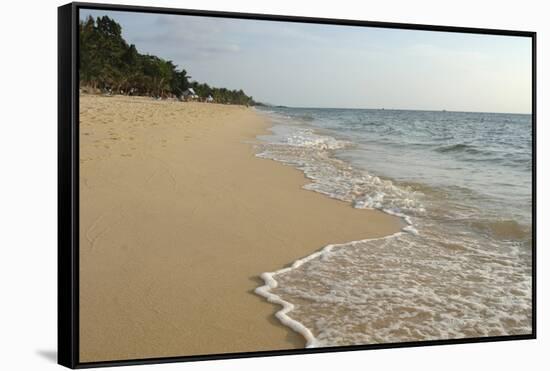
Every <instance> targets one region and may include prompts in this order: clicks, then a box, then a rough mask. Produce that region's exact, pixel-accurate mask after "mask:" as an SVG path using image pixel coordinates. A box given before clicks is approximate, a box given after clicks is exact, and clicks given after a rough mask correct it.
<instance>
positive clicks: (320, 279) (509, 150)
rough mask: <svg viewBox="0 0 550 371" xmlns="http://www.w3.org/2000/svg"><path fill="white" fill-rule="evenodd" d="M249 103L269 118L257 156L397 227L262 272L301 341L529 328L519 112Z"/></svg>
mask: <svg viewBox="0 0 550 371" xmlns="http://www.w3.org/2000/svg"><path fill="white" fill-rule="evenodd" d="M258 110H259V111H260V112H261V113H262V114H264V115H267V116H268V117H269V119H270V120H271V122H272V125H273V126H272V128H271V134H270V135H264V136H261V137H259V139H260V144H259V145H258V146H257V147H258V148H257V151H258V153H257V156H258V157H262V158H267V159H271V160H275V161H279V162H282V163H283V164H286V165H289V166H293V167H295V168H297V169H300V170H301V171H303V172H304V174H305V175H306V176H307V178H309V180H310V182H309V183H308V184H306V185H305V186H304V188H306V189H308V190H311V191H315V192H319V193H322V194H324V195H326V196H327V197H332V198H336V199H339V200H343V201H347V202H349V204H350V207H355V208H359V209H378V210H380V211H382V212H386V213H390V214H393V215H396V216H399V217H401V218H402V219H403V221H404V225H405V227H404V228H403V230H402V231H401V232H399V233H397V234H395V235H391V236H387V237H385V238H380V239H371V240H362V241H349V243H345V244H341V245H328V246H326V247H324V248H323V246H319V248H320V249H321V248H323V249H321V250H319V251H318V252H316V253H314V254H312V255H310V256H308V257H304V258H303V259H300V260H298V261H296V262H294V263H292V262H289V263H290V265H289V266H288V267H281V269H280V270H278V271H275V272H265V273H263V274H262V277H263V279H264V281H265V283H266V284H265V285H264V286H262V287H259V288H258V289H257V290H256V292H257V293H258V294H260V295H262V296H264V297H266V298H268V299H269V300H270V301H272V302H275V303H279V304H281V305H282V306H283V309H282V310H281V311H279V312H278V313H277V317H278V318H279V319H280V320H281V321H282V322H283V323H284V324H286V325H288V326H289V327H291V328H293V329H294V330H295V331H297V332H300V333H301V334H302V335H303V336H304V337H305V338H306V340H307V346H309V347H314V346H334V345H354V344H374V343H391V342H406V341H419V340H435V339H456V338H471V337H483V336H500V335H517V334H529V333H531V326H532V306H531V299H532V298H531V286H532V282H531V275H532V271H531V269H532V264H531V263H532V260H531V259H532V256H531V251H532V240H531V236H532V229H531V228H532V227H531V224H532V220H531V218H532V153H531V148H532V143H531V141H532V126H531V115H522V114H500V113H466V112H444V111H440V112H435V111H406V110H368V109H366V110H363V109H305V108H272V107H270V108H261V109H258Z"/></svg>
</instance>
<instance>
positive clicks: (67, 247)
mask: <svg viewBox="0 0 550 371" xmlns="http://www.w3.org/2000/svg"><path fill="white" fill-rule="evenodd" d="M80 9H98V10H118V11H126V12H141V13H162V14H176V15H194V16H208V17H220V18H238V19H253V20H271V21H285V22H298V23H316V24H330V25H349V26H362V27H378V28H392V29H405V30H425V31H441V32H457V33H471V34H486V35H508V36H523V37H528V38H531V41H532V133H533V141H532V156H533V158H532V169H531V170H532V199H533V202H532V241H533V243H532V264H533V265H532V273H533V277H532V333H531V334H525V335H513V336H489V337H480V338H461V339H447V340H431V341H414V342H403V343H387V344H370V345H353V346H336V347H324V348H312V349H311V348H310V349H293V350H277V351H256V352H243V353H229V354H209V355H197V356H178V357H167V358H146V359H131V360H109V361H99V362H80V360H79V300H78V299H79V228H78V226H79V187H78V185H79V151H78V149H79V73H78V67H79V66H78V55H79V45H78V39H79V38H78V21H79V10H80ZM536 94H537V89H536V32H531V31H513V30H498V29H486V28H468V27H450V26H434V25H422V24H406V23H390V22H372V21H359V20H347V19H329V18H312V17H297V16H283V15H269V14H252V13H233V12H223V11H204V10H189V9H174V8H158V7H144V6H128V5H112V4H97V3H80V2H77V3H70V4H67V5H63V6H60V7H59V8H58V363H59V364H60V365H63V366H66V367H69V368H88V367H100V366H123V365H138V364H154V363H168V362H184V361H203V360H214V359H232V358H245V357H264V356H278V355H290V354H312V353H324V352H342V351H356V350H368V349H382V348H384V349H386V348H401V347H419V346H431V345H448V344H463V343H481V342H496V341H509V340H527V339H535V338H536V330H537V316H536V314H537V313H536V307H537V305H536V303H537V296H536V290H537V286H536V282H537V281H536V268H537V260H536V224H537V223H536V153H537V152H536V138H537V137H536V126H537V95H536Z"/></svg>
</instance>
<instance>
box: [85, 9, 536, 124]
mask: <svg viewBox="0 0 550 371" xmlns="http://www.w3.org/2000/svg"><path fill="white" fill-rule="evenodd" d="M88 15H93V16H94V17H96V16H98V15H108V16H109V17H111V18H113V19H115V20H116V21H117V22H119V23H120V24H121V25H122V33H123V37H124V38H125V39H126V41H127V42H128V43H131V44H135V45H136V47H137V49H138V51H139V52H140V53H149V54H154V55H157V56H159V57H161V58H164V59H169V60H172V61H173V62H174V63H175V64H177V65H178V66H180V67H183V68H185V70H187V72H188V74H189V75H191V76H192V77H193V79H194V80H197V81H199V82H207V83H208V84H209V85H212V86H217V87H227V88H230V89H243V90H244V91H245V92H246V93H247V94H248V95H252V96H253V97H254V99H256V100H258V101H261V102H268V103H272V104H280V105H288V106H296V107H341V108H401V109H433V110H441V109H445V110H453V111H478V112H517V113H530V112H531V39H530V38H526V37H514V36H490V35H472V34H457V33H447V32H433V31H412V30H393V29H382V28H367V27H350V26H335V25H315V24H301V23H288V22H274V21H255V20H239V19H223V18H208V17H194V16H181V15H161V14H145V13H132V12H113V11H108V12H107V11H88V10H81V15H80V16H81V18H85V17H86V16H88Z"/></svg>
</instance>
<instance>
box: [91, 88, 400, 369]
mask: <svg viewBox="0 0 550 371" xmlns="http://www.w3.org/2000/svg"><path fill="white" fill-rule="evenodd" d="M269 126H270V125H269V123H268V122H267V119H265V118H263V117H261V115H260V114H259V113H257V112H254V110H252V109H248V108H245V107H242V106H228V105H217V104H205V103H180V102H164V101H155V100H151V99H147V98H138V97H122V96H113V97H98V96H88V95H82V96H81V136H80V138H81V148H80V153H81V156H80V157H81V162H80V167H81V173H80V176H81V185H80V188H81V225H80V228H81V229H80V231H81V233H80V235H81V240H80V244H81V246H80V251H81V254H80V259H81V260H80V272H81V275H80V276H81V280H80V295H81V296H80V303H81V305H80V308H81V312H80V318H81V332H80V333H81V339H80V344H81V361H83V362H87V361H94V360H108V359H130V358H147V357H167V356H184V355H199V354H219V353H234V352H250V351H261V350H281V349H292V348H302V347H304V346H305V342H304V339H303V338H302V336H301V335H299V334H298V333H296V332H294V331H292V330H291V329H290V328H288V327H286V326H284V325H282V324H281V323H279V321H278V320H277V319H276V318H275V316H274V314H275V313H276V312H278V311H280V310H281V308H280V306H279V305H275V304H271V303H268V302H267V301H266V300H265V299H264V298H263V297H260V296H259V295H257V294H256V293H255V290H256V289H257V288H258V287H259V286H261V285H262V284H263V283H262V282H261V281H262V280H261V279H260V274H262V272H275V271H278V270H280V269H284V267H288V266H289V265H291V264H292V262H295V261H297V260H300V259H304V257H308V256H310V255H312V254H314V253H315V252H316V251H318V250H320V249H321V248H323V246H327V245H329V244H339V243H345V242H349V241H355V240H363V239H370V238H377V237H384V236H387V235H391V234H393V233H395V232H398V231H400V230H401V227H402V225H401V221H400V218H398V217H394V216H390V215H387V214H384V213H383V212H381V211H377V210H358V209H354V208H352V207H351V205H349V204H347V203H345V202H343V201H339V200H335V199H331V198H329V197H327V196H324V195H321V194H319V193H317V192H313V191H308V190H305V189H302V186H303V185H304V184H306V183H308V182H309V180H308V179H307V178H306V177H305V176H304V174H303V173H302V172H301V171H299V170H297V169H294V168H292V167H289V166H285V165H283V164H280V163H277V162H276V161H272V160H267V161H266V159H262V158H258V157H256V156H255V151H254V148H253V144H252V142H254V141H255V140H256V136H257V135H261V134H265V133H268V131H267V129H268V127H269Z"/></svg>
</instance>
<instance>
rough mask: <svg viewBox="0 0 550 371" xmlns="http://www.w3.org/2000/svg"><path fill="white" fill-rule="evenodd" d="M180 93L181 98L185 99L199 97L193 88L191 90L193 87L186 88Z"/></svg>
mask: <svg viewBox="0 0 550 371" xmlns="http://www.w3.org/2000/svg"><path fill="white" fill-rule="evenodd" d="M182 95H183V99H184V100H186V101H190V100H196V99H198V98H199V96H198V95H197V93H195V90H193V88H188V89H187V90H185V91H184V92H183V94H182Z"/></svg>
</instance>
